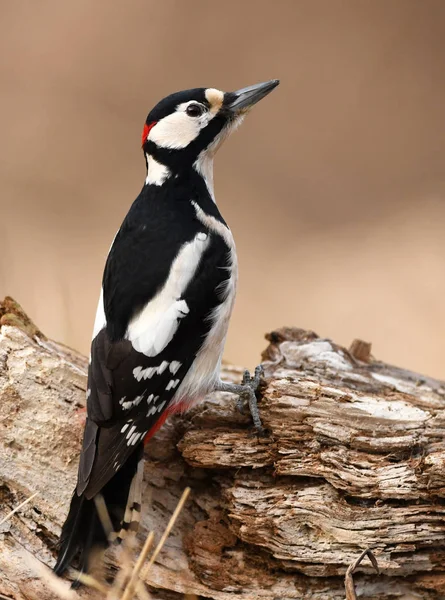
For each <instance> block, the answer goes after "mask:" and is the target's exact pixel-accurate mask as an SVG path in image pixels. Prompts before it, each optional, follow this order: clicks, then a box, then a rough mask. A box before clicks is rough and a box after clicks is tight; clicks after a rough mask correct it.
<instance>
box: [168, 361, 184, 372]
mask: <svg viewBox="0 0 445 600" xmlns="http://www.w3.org/2000/svg"><path fill="white" fill-rule="evenodd" d="M181 366H182V363H180V362H179V361H177V360H172V361H171V363H170V373H171V374H172V375H176V373H177V372H178V371H179V369H180V368H181Z"/></svg>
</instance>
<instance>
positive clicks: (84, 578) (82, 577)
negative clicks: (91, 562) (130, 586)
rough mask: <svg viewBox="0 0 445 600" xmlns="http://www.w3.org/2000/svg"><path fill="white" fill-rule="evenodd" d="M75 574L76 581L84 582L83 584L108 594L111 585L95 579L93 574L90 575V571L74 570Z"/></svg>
mask: <svg viewBox="0 0 445 600" xmlns="http://www.w3.org/2000/svg"><path fill="white" fill-rule="evenodd" d="M74 575H75V577H76V581H78V582H79V583H83V585H86V586H87V587H89V588H91V589H93V590H97V591H98V592H102V594H108V590H109V587H108V586H106V585H105V584H104V583H101V582H100V581H98V580H97V579H95V578H94V577H93V576H92V575H88V573H80V572H79V571H74Z"/></svg>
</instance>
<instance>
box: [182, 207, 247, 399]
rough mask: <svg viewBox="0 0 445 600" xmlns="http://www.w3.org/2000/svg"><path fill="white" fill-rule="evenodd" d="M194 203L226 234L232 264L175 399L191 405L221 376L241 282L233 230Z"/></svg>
mask: <svg viewBox="0 0 445 600" xmlns="http://www.w3.org/2000/svg"><path fill="white" fill-rule="evenodd" d="M192 204H193V206H194V207H195V210H196V216H197V217H198V219H199V220H200V221H201V222H202V223H203V224H204V225H205V226H206V227H208V228H209V229H210V230H211V231H213V232H215V233H217V234H218V235H221V236H222V237H224V239H225V241H226V243H227V245H228V246H229V252H230V265H229V267H228V269H229V278H228V280H227V282H226V283H225V286H224V288H222V289H221V298H222V300H223V301H222V302H221V304H219V305H218V306H217V307H216V308H215V309H214V311H213V314H212V315H211V322H212V326H211V328H210V331H209V333H208V335H207V337H206V339H205V341H204V343H203V345H202V346H201V349H200V350H199V352H198V354H197V355H196V359H195V361H194V362H193V365H192V366H191V368H190V369H189V371H188V373H187V375H186V376H185V378H184V380H183V381H182V383H181V385H180V386H179V388H178V392H177V393H176V394H175V397H174V399H173V402H174V403H175V404H176V403H181V402H185V403H186V405H188V406H189V405H190V404H193V403H194V402H196V401H198V400H201V399H202V398H203V397H204V396H205V395H206V394H207V393H209V392H210V391H212V390H213V389H214V387H215V384H216V382H217V381H218V379H219V374H220V371H221V360H222V355H223V352H224V345H225V341H226V336H227V330H228V328H229V320H230V316H231V314H232V310H233V305H234V302H235V296H236V285H237V281H238V260H237V255H236V249H235V242H234V240H233V235H232V232H231V231H230V229H228V228H227V227H226V226H225V225H224V224H223V223H221V222H220V221H218V220H217V219H215V218H214V217H211V216H209V215H207V214H205V213H204V212H203V211H202V209H201V208H200V207H199V206H198V205H197V204H196V203H194V202H192Z"/></svg>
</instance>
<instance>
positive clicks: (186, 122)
mask: <svg viewBox="0 0 445 600" xmlns="http://www.w3.org/2000/svg"><path fill="white" fill-rule="evenodd" d="M179 108H180V107H178V109H179ZM200 131H201V122H200V119H199V118H198V119H196V118H193V117H189V116H188V115H187V113H186V112H184V111H183V110H180V111H179V110H177V111H176V112H174V113H173V114H171V115H168V116H167V117H164V118H163V119H161V120H160V121H158V123H156V125H155V126H154V127H153V128H152V130H151V131H150V135H149V136H148V139H149V140H150V141H152V142H154V143H155V144H156V145H157V146H159V147H160V148H171V149H173V150H174V149H180V148H186V147H187V146H188V145H189V144H190V142H193V140H194V139H195V138H197V137H198V135H199V132H200Z"/></svg>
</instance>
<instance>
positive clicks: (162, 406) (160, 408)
mask: <svg viewBox="0 0 445 600" xmlns="http://www.w3.org/2000/svg"><path fill="white" fill-rule="evenodd" d="M166 402H167V400H164V401H163V402H161V404H160V405H159V406H158V413H160V412H162V409H163V408H164V406H165V403H166Z"/></svg>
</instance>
